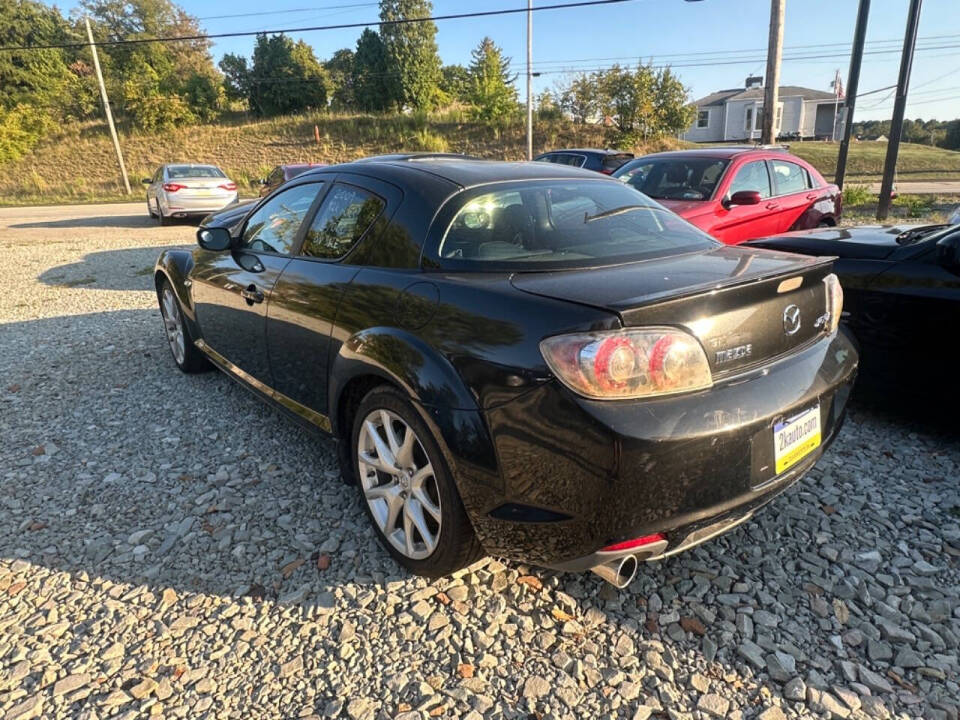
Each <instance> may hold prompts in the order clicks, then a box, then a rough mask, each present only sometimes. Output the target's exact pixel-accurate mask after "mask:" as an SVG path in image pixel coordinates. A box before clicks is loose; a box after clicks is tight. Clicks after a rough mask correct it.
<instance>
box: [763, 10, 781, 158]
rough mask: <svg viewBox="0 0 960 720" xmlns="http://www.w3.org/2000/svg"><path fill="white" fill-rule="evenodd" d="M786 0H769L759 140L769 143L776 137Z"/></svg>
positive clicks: (765, 143)
mask: <svg viewBox="0 0 960 720" xmlns="http://www.w3.org/2000/svg"><path fill="white" fill-rule="evenodd" d="M786 8H787V0H770V38H769V40H768V41H767V77H766V80H764V83H765V85H766V87H764V89H763V132H762V133H761V135H760V142H761V143H763V144H764V145H770V144H772V143H773V142H774V141H775V140H776V139H777V128H776V122H777V103H778V102H779V94H780V58H781V56H782V55H783V16H784V15H785V14H786Z"/></svg>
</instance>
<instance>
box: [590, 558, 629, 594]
mask: <svg viewBox="0 0 960 720" xmlns="http://www.w3.org/2000/svg"><path fill="white" fill-rule="evenodd" d="M590 571H591V572H593V573H594V574H595V575H598V576H600V577H601V578H603V579H604V580H606V581H607V582H608V583H610V584H611V585H613V586H614V587H616V588H618V589H619V590H623V588H625V587H626V586H627V585H629V584H630V582H631V581H632V580H633V578H634V577H636V574H637V558H636V557H635V556H634V555H624V556H623V557H619V558H614V559H613V560H610V561H609V562H606V563H604V564H603V565H595V566H594V567H592V568H590Z"/></svg>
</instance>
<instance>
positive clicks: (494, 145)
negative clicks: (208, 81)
mask: <svg viewBox="0 0 960 720" xmlns="http://www.w3.org/2000/svg"><path fill="white" fill-rule="evenodd" d="M315 127H316V131H317V133H318V134H319V142H318V140H317V137H316V135H315V131H314V128H315ZM604 144H605V139H604V132H603V128H601V127H597V126H578V125H574V124H573V123H570V122H565V121H549V122H547V121H542V122H538V124H537V128H536V132H535V135H534V149H535V151H536V152H540V151H542V150H544V149H547V148H555V147H565V146H566V147H571V146H599V147H603V146H604ZM676 145H677V143H676V141H670V140H668V141H666V142H665V143H659V144H657V145H656V146H651V147H650V148H649V150H650V151H653V150H659V149H663V148H664V147H675V146H676ZM121 146H122V149H123V154H124V158H125V160H126V165H127V170H128V174H129V176H130V183H131V185H132V186H134V187H133V190H134V197H137V198H139V197H141V196H142V194H143V193H142V189H141V188H140V186H139V182H140V179H141V178H142V177H146V176H148V175H150V174H152V173H153V171H154V170H155V169H156V167H157V166H158V165H160V164H162V163H166V162H208V163H213V164H216V165H219V166H221V167H222V168H223V169H224V170H225V171H226V172H227V173H228V174H229V175H230V177H231V178H233V179H234V180H235V181H236V182H237V184H238V185H239V186H240V190H241V193H242V194H246V195H250V194H255V193H256V183H257V181H258V179H259V178H261V177H263V176H264V175H266V174H267V172H268V171H269V170H270V169H271V168H272V167H273V166H275V165H277V164H280V163H292V162H321V163H338V162H345V161H348V160H353V159H355V158H359V157H364V156H367V155H375V154H380V153H389V152H399V151H402V150H412V151H431V152H447V151H449V152H459V153H466V154H470V155H477V156H480V157H490V158H500V159H506V160H519V159H522V158H523V157H524V154H525V151H526V135H525V128H524V125H523V124H522V123H516V124H512V125H510V126H508V127H506V128H503V129H502V130H495V129H491V128H487V127H484V126H481V125H478V124H476V123H471V122H468V121H467V119H466V118H465V116H464V114H463V113H460V112H448V113H443V114H435V115H430V116H422V115H420V116H416V115H412V116H411V115H389V116H381V115H336V114H327V113H324V114H316V115H304V116H290V117H280V118H273V119H270V120H260V121H255V120H247V119H244V118H242V117H238V118H235V119H233V120H232V121H225V122H220V123H217V124H216V125H205V126H194V127H187V128H181V129H178V130H174V131H170V132H165V133H158V134H140V133H129V134H122V135H121ZM637 150H638V151H643V150H644V149H643V148H637ZM125 199H130V198H129V197H128V196H126V195H124V193H123V190H122V184H121V182H120V179H119V171H118V169H117V161H116V157H115V156H114V151H113V146H112V144H111V142H110V138H109V135H108V134H107V133H106V131H105V129H104V127H103V126H102V125H99V124H87V125H79V126H69V127H64V128H62V129H61V131H60V132H59V133H58V134H57V135H56V136H53V137H50V138H49V139H48V140H47V141H45V142H44V143H43V144H42V145H41V146H39V147H38V148H36V149H35V150H34V151H33V152H31V153H30V154H29V155H27V156H26V157H24V158H21V159H20V160H18V161H17V162H14V163H8V164H7V165H5V166H3V168H2V173H0V204H6V205H22V204H30V203H37V204H49V203H78V202H92V201H109V200H125Z"/></svg>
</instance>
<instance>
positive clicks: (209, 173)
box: [167, 165, 226, 180]
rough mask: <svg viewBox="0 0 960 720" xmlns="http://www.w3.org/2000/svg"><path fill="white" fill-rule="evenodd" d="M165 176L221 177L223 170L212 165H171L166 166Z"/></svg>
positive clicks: (174, 177) (172, 177)
mask: <svg viewBox="0 0 960 720" xmlns="http://www.w3.org/2000/svg"><path fill="white" fill-rule="evenodd" d="M167 177H168V178H170V179H171V180H174V179H177V178H222V177H226V175H224V174H223V171H222V170H221V169H220V168H218V167H214V166H213V165H171V166H169V167H168V168H167Z"/></svg>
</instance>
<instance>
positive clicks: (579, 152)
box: [534, 148, 633, 175]
mask: <svg viewBox="0 0 960 720" xmlns="http://www.w3.org/2000/svg"><path fill="white" fill-rule="evenodd" d="M534 160H536V161H537V162H548V163H556V164H558V165H570V166H572V167H578V168H583V169H584V170H595V171H596V172H600V173H603V174H604V175H610V174H611V173H613V171H614V170H616V169H617V168H619V167H620V166H621V165H623V164H624V163H625V162H629V161H630V160H633V153H628V152H620V151H619V150H591V149H582V148H580V149H573V150H551V151H550V152H546V153H543V155H538V156H537V157H535V158H534Z"/></svg>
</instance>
